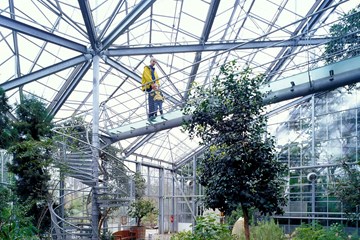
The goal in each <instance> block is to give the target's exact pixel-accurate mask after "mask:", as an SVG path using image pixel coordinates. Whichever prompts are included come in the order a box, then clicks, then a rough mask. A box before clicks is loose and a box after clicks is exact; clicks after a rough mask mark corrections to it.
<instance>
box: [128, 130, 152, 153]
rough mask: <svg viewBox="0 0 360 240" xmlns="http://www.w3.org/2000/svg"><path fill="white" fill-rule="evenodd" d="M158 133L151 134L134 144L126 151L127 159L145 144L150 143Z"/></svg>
mask: <svg viewBox="0 0 360 240" xmlns="http://www.w3.org/2000/svg"><path fill="white" fill-rule="evenodd" d="M155 134H156V133H151V134H148V135H146V136H145V137H143V138H142V139H140V141H138V142H137V143H132V145H131V146H130V147H128V148H127V149H124V153H125V157H129V156H130V155H131V154H133V153H134V152H135V151H136V150H137V149H138V148H140V147H141V146H142V145H143V144H144V143H146V142H147V141H149V139H151V138H152V137H154V136H155Z"/></svg>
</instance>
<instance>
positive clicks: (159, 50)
mask: <svg viewBox="0 0 360 240" xmlns="http://www.w3.org/2000/svg"><path fill="white" fill-rule="evenodd" d="M331 40H332V38H312V39H297V38H294V39H287V40H272V41H249V42H233V43H207V44H200V43H199V44H189V45H175V46H152V47H134V48H131V47H130V48H129V47H119V48H112V49H109V50H107V51H106V52H105V54H106V55H107V56H119V57H120V56H133V55H156V54H171V53H186V52H210V51H211V52H215V51H229V50H242V49H262V48H282V47H293V46H306V45H308V46H310V45H321V44H325V43H327V42H329V41H331Z"/></svg>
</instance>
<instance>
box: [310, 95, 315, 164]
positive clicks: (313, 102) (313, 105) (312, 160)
mask: <svg viewBox="0 0 360 240" xmlns="http://www.w3.org/2000/svg"><path fill="white" fill-rule="evenodd" d="M311 164H312V165H313V166H315V95H314V94H313V95H312V97H311Z"/></svg>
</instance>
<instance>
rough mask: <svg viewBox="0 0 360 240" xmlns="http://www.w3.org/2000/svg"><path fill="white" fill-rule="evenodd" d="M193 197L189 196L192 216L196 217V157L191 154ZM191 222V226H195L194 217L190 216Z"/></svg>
mask: <svg viewBox="0 0 360 240" xmlns="http://www.w3.org/2000/svg"><path fill="white" fill-rule="evenodd" d="M192 181H193V185H192V187H193V189H192V190H193V197H192V198H191V199H192V210H193V213H194V216H195V217H196V216H197V211H196V157H195V156H193V180H192ZM192 224H193V226H195V224H196V221H195V218H192Z"/></svg>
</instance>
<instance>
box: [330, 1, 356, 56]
mask: <svg viewBox="0 0 360 240" xmlns="http://www.w3.org/2000/svg"><path fill="white" fill-rule="evenodd" d="M359 31H360V5H358V6H357V7H356V8H354V9H352V10H351V11H349V12H348V13H347V14H344V16H343V17H342V18H341V19H340V20H339V22H338V23H336V24H333V25H332V26H331V27H330V36H331V37H332V38H334V40H332V41H330V42H329V43H327V44H326V45H325V52H324V54H323V55H324V57H325V61H326V63H333V62H336V61H339V60H342V59H346V58H350V57H354V56H358V55H359V54H360V45H359Z"/></svg>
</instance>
